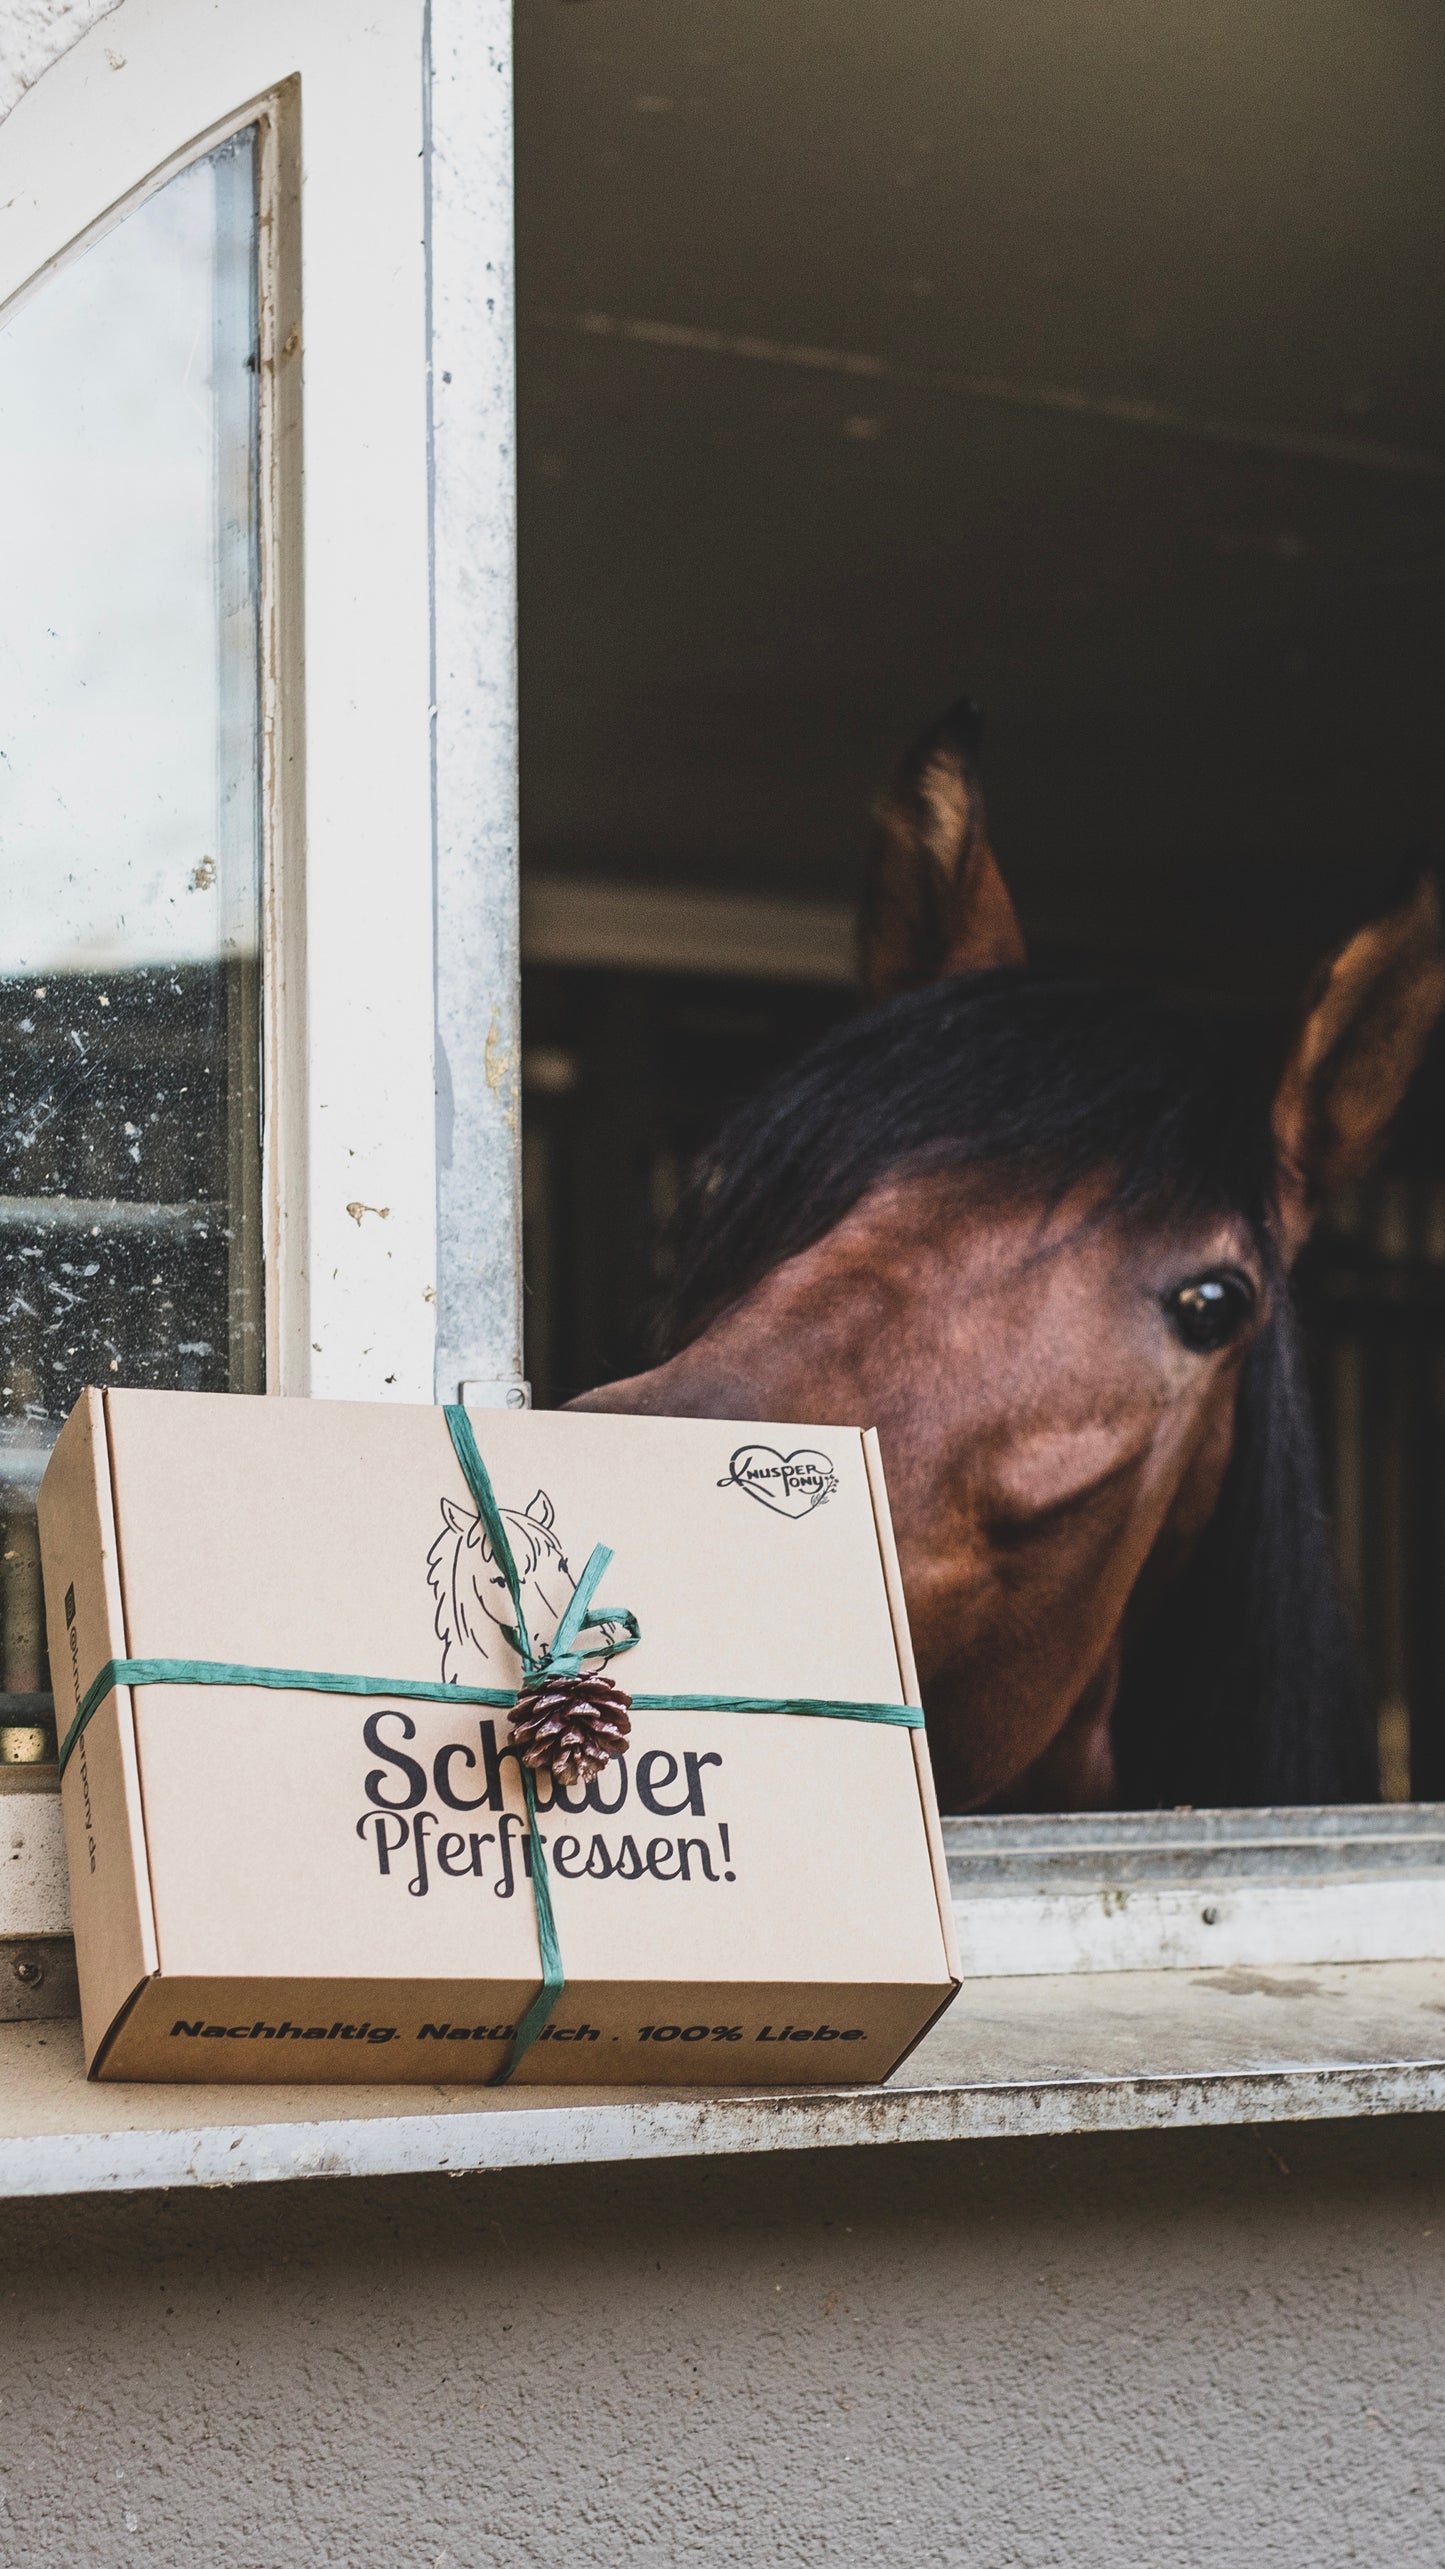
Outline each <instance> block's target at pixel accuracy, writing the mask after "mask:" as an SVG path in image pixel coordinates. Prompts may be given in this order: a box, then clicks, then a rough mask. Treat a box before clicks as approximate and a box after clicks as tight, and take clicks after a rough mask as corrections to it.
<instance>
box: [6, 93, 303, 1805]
mask: <svg viewBox="0 0 1445 2569" xmlns="http://www.w3.org/2000/svg"><path fill="white" fill-rule="evenodd" d="M255 142H256V137H255V131H254V129H252V130H250V131H248V132H247V133H244V134H242V135H240V136H238V137H237V138H236V139H235V140H233V141H231V142H228V143H226V144H224V145H223V146H222V148H221V149H220V150H219V151H216V152H213V153H211V154H210V156H209V157H208V158H207V159H205V160H203V161H199V162H197V163H196V164H194V165H193V166H192V167H191V168H189V169H187V170H185V171H184V172H182V174H181V175H180V176H179V177H178V178H174V179H172V180H171V181H170V182H169V183H168V185H166V186H165V187H163V188H161V189H160V190H158V191H157V193H156V194H155V195H153V196H152V197H150V198H149V199H147V201H146V202H145V203H144V204H142V205H141V206H139V207H138V208H137V209H136V210H135V212H134V213H132V214H130V215H128V216H127V217H126V218H125V219H124V220H123V221H122V222H121V223H119V224H118V225H117V226H116V227H115V229H114V230H112V231H111V232H109V233H107V234H106V235H105V236H104V238H102V239H101V240H99V241H97V242H96V243H95V244H94V245H93V246H92V247H91V248H89V249H87V250H85V251H84V252H82V253H80V254H78V255H77V256H76V257H74V258H73V259H71V260H69V261H68V262H66V263H65V264H63V265H62V266H60V267H59V268H58V269H56V270H55V271H54V272H53V273H51V274H49V275H48V276H46V277H44V278H43V279H42V280H41V281H40V282H39V284H38V285H37V286H36V287H35V288H34V290H33V291H32V292H31V293H30V294H29V295H28V296H27V297H26V299H25V300H24V301H23V302H22V303H21V304H20V305H19V307H18V309H17V310H16V311H15V313H14V316H13V318H12V319H11V320H10V321H9V322H8V324H6V325H5V326H4V327H3V328H0V562H3V564H4V576H3V582H0V866H3V881H4V890H3V900H0V1295H3V1303H0V1308H3V1312H4V1326H3V1334H0V1355H3V1367H0V1522H3V1534H4V1540H3V1545H0V1554H3V1558H0V1756H9V1757H12V1758H13V1757H22V1756H27V1755H35V1754H37V1753H42V1752H43V1753H48V1749H47V1748H46V1743H45V1739H44V1735H43V1731H42V1729H40V1728H38V1727H37V1722H38V1720H39V1718H40V1717H42V1716H43V1714H44V1711H45V1705H44V1701H43V1698H44V1695H45V1690H46V1687H47V1685H48V1678H47V1675H46V1666H45V1654H44V1633H43V1628H42V1611H41V1600H40V1578H39V1564H38V1555H37V1549H36V1541H35V1492H36V1488H37V1486H38V1483H39V1479H40V1474H41V1471H42V1469H43V1467H44V1462H45V1457H46V1454H47V1452H48V1450H49V1447H50V1444H51V1442H52V1441H53V1438H54V1436H55V1433H56V1430H57V1428H58V1427H59V1425H60V1423H61V1421H62V1420H63V1419H64V1417H65V1415H66V1412H67V1410H68V1409H69V1408H70V1406H71V1404H72V1402H73V1401H74V1400H75V1398H76V1395H77V1393H78V1392H79V1391H80V1390H81V1389H82V1387H83V1386H84V1385H85V1384H87V1383H101V1384H104V1383H154V1384H166V1385H173V1386H178V1387H181V1388H184V1389H190V1390H206V1391H219V1390H225V1389H228V1388H229V1389H232V1390H237V1391H242V1390H256V1389H259V1388H260V1385H261V1379H262V1361H263V1358H262V1346H263V1342H262V1328H261V1319H262V1315H261V1244H260V1227H261V1226H260V1043H259V1034H260V1030H259V984H258V957H259V917H260V791H259V770H260V755H259V720H258V660H259V616H258V596H257V541H256V494H257V384H258V375H257V340H256V236H257V205H256V149H255Z"/></svg>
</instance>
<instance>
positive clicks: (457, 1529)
mask: <svg viewBox="0 0 1445 2569" xmlns="http://www.w3.org/2000/svg"><path fill="white" fill-rule="evenodd" d="M442 1515H443V1516H444V1517H445V1519H446V1521H447V1524H448V1525H449V1526H450V1527H451V1530H452V1532H453V1534H470V1533H471V1531H472V1528H473V1527H474V1526H475V1524H476V1522H477V1520H476V1518H475V1517H474V1516H469V1515H468V1514H467V1511H466V1509H465V1508H463V1507H458V1505H457V1503H456V1500H455V1499H443V1501H442Z"/></svg>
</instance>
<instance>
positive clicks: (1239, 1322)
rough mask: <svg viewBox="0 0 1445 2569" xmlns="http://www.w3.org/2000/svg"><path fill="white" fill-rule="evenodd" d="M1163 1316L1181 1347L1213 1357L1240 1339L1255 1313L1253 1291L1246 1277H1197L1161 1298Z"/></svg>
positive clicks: (1198, 1354) (1173, 1288) (1173, 1287)
mask: <svg viewBox="0 0 1445 2569" xmlns="http://www.w3.org/2000/svg"><path fill="white" fill-rule="evenodd" d="M1162 1300H1163V1304H1164V1316H1165V1318H1166V1319H1167V1321H1168V1323H1169V1326H1170V1328H1171V1329H1172V1330H1173V1332H1174V1335H1175V1337H1176V1338H1177V1339H1178V1341H1179V1344H1180V1346H1181V1347H1188V1348H1189V1349H1190V1351H1191V1352H1192V1353H1193V1354H1194V1355H1196V1356H1212V1355H1213V1354H1214V1353H1215V1352H1216V1350H1217V1349H1218V1348H1220V1347H1227V1346H1228V1345H1229V1343H1230V1340H1231V1339H1232V1338H1237V1337H1238V1336H1239V1333H1240V1331H1241V1329H1243V1327H1244V1326H1245V1323H1246V1322H1247V1321H1248V1320H1250V1319H1251V1318H1252V1317H1253V1313H1254V1287H1253V1285H1252V1284H1251V1283H1250V1281H1249V1279H1248V1277H1247V1276H1236V1275H1221V1276H1195V1277H1194V1278H1193V1279H1192V1280H1191V1281H1190V1282H1189V1283H1188V1284H1182V1285H1174V1286H1172V1287H1171V1289H1170V1291H1169V1292H1168V1293H1166V1294H1165V1295H1163V1296H1162Z"/></svg>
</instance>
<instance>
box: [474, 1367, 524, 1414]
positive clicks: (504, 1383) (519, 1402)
mask: <svg viewBox="0 0 1445 2569" xmlns="http://www.w3.org/2000/svg"><path fill="white" fill-rule="evenodd" d="M457 1398H458V1399H459V1400H460V1402H461V1404H462V1407H463V1409H530V1408H531V1406H532V1386H531V1384H530V1383H525V1382H523V1381H522V1379H521V1377H520V1376H519V1375H517V1374H510V1375H504V1376H503V1377H502V1379H501V1380H500V1381H499V1382H494V1383H482V1382H465V1383H459V1384H458V1385H457Z"/></svg>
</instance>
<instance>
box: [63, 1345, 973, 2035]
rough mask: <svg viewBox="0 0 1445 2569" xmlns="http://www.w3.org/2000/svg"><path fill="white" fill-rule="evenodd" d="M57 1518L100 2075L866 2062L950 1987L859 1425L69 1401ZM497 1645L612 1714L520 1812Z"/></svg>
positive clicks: (914, 1698)
mask: <svg viewBox="0 0 1445 2569" xmlns="http://www.w3.org/2000/svg"><path fill="white" fill-rule="evenodd" d="M469 1438H470V1439H473V1440H474V1451H475V1449H477V1448H479V1449H480V1453H481V1456H482V1458H483V1459H482V1462H481V1463H480V1464H479V1465H477V1467H476V1469H473V1468H472V1466H471V1465H470V1464H468V1463H467V1461H466V1455H465V1450H464V1448H465V1443H466V1441H467V1440H468V1439H469ZM478 1473H480V1483H479V1480H478ZM493 1493H495V1497H494V1499H493V1495H492V1494H493ZM494 1510H499V1511H500V1522H498V1519H497V1516H496V1514H495V1513H494V1512H491V1511H494ZM489 1526H490V1527H491V1528H492V1532H491V1533H489V1532H488V1527H489ZM40 1534H41V1545H42V1551H43V1556H44V1568H45V1593H46V1610H47V1615H48V1620H49V1631H50V1648H51V1659H52V1665H53V1667H54V1671H55V1686H56V1701H57V1718H58V1723H59V1727H60V1730H61V1733H62V1737H63V1739H66V1738H67V1737H68V1752H67V1750H64V1749H63V1755H64V1757H65V1765H64V1780H63V1787H62V1790H63V1800H64V1813H65V1828H66V1843H67V1849H68V1854H69V1863H70V1878H71V1889H72V1903H73V1912H74V1925H75V1939H76V1953H77V1960H78V1963H79V1970H80V1988H81V2002H82V2015H83V2021H84V2034H85V2050H86V2059H87V2062H88V2065H89V2068H90V2071H91V2075H92V2076H95V2077H101V2078H142V2079H207V2080H224V2081H227V2082H230V2081H235V2080H256V2081H269V2080H281V2079H288V2080H307V2081H313V2080H323V2079H324V2080H331V2079H350V2080H364V2081H367V2082H381V2081H403V2080H425V2081H429V2082H435V2081H444V2082H446V2083H447V2084H453V2083H456V2082H458V2081H474V2082H481V2081H489V2080H495V2079H497V2078H499V2077H507V2076H512V2077H515V2079H516V2080H517V2081H518V2083H533V2082H542V2083H547V2084H553V2083H558V2082H568V2083H574V2082H575V2083H582V2084H587V2085H603V2084H611V2083H614V2082H619V2081H620V2082H627V2083H636V2082H647V2083H659V2084H664V2085H668V2086H673V2085H678V2084H686V2085H708V2086H712V2085H727V2086H752V2085H757V2084H759V2083H764V2084H767V2083H776V2084H786V2085H789V2086H792V2085H796V2084H800V2083H804V2082H809V2081H826V2082H838V2081H845V2082H853V2081H863V2080H873V2079H881V2078H884V2077H886V2076H887V2074H888V2073H889V2071H890V2070H892V2069H893V2068H895V2067H896V2065H897V2063H898V2062H899V2061H900V2059H902V2057H903V2056H904V2054H905V2053H906V2052H908V2051H909V2050H910V2048H911V2047H912V2045H913V2044H914V2043H915V2042H916V2041H917V2040H918V2039H919V2037H920V2035H921V2034H922V2033H923V2032H924V2031H926V2029H927V2027H928V2025H929V2024H930V2023H931V2022H932V2021H933V2019H934V2017H935V2016H936V2015H937V2014H938V2013H939V2011H940V2009H941V2008H942V2007H943V2006H944V2005H946V2003H947V2002H948V2000H949V1998H950V1997H951V1995H952V1994H953V1991H954V1990H955V1988H956V1987H957V1960H956V1955H955V1950H954V1945H953V1936H952V1924H951V1910H950V1903H949V1894H948V1882H947V1875H946V1871H945V1866H944V1861H943V1853H942V1845H941V1840H940V1836H939V1830H938V1820H937V1813H936V1808H935V1804H934V1798H933V1787H932V1779H931V1775H930V1771H929V1763H928V1755H927V1749H926V1746H925V1743H924V1739H923V1734H922V1730H921V1728H919V1727H916V1726H915V1725H917V1724H918V1722H919V1721H920V1719H921V1716H919V1714H918V1713H917V1712H916V1710H914V1711H911V1712H910V1710H909V1708H910V1707H916V1706H917V1703H918V1694H917V1684H916V1679H915V1677H914V1673H913V1663H912V1658H911V1654H910V1650H909V1644H908V1632H907V1625H906V1622H905V1618H904V1609H903V1599H902V1590H901V1586H900V1583H899V1578H898V1570H897V1563H896V1559H895V1555H894V1550H893V1542H892V1535H891V1532H890V1528H889V1522H888V1510H887V1501H886V1496H885V1492H884V1487H883V1479H882V1473H881V1469H880V1465H879V1459H878V1449H877V1443H876V1439H875V1438H874V1437H873V1435H872V1434H871V1433H870V1432H865V1431H862V1430H858V1429H847V1428H812V1427H791V1426H789V1427H779V1426H777V1425H768V1424H759V1425H748V1426H742V1425H737V1424H731V1423H726V1422H724V1423H718V1422H715V1421H710V1420H697V1419H643V1418H620V1417H619V1418H609V1417H600V1416H592V1415H578V1414H570V1413H565V1412H564V1413H533V1412H520V1413H514V1412H501V1411H497V1412H490V1411H489V1412H482V1413H476V1414H473V1415H472V1416H471V1418H470V1421H469V1422H468V1419H467V1416H466V1414H464V1413H461V1412H453V1411H444V1410H442V1409H439V1408H438V1409H420V1408H415V1409H409V1408H402V1407H399V1406H398V1407H390V1406H385V1405H379V1404H374V1403H367V1404H361V1403H355V1404H353V1403H350V1402H331V1401H299V1400H279V1399H241V1398H234V1397H226V1396H213V1395H208V1394H201V1393H169V1392H145V1391H110V1392H106V1393H104V1394H102V1393H99V1392H88V1393H86V1395H85V1397H84V1399H83V1400H82V1401H81V1403H80V1404H79V1406H78V1407H77V1409H76V1410H75V1411H74V1413H73V1414H72V1416H71V1418H70V1419H69V1421H68V1422H67V1424H66V1426H65V1429H64V1431H63V1432H62V1434H61V1437H60V1439H59V1442H58V1443H57V1445H56V1448H55V1451H54V1454H53V1455H52V1457H51V1461H50V1464H49V1468H48V1470H47V1472H46V1475H45V1480H44V1483H43V1486H42V1489H41V1494H40ZM597 1544H602V1545H609V1546H610V1547H611V1549H612V1554H613V1556H614V1557H613V1558H612V1560H611V1563H610V1565H609V1566H608V1567H607V1568H606V1571H605V1576H604V1577H603V1579H602V1584H601V1586H600V1588H597V1587H596V1576H597V1571H598V1568H599V1566H600V1565H599V1563H598V1562H593V1561H589V1559H588V1556H589V1554H590V1553H591V1551H592V1548H593V1546H594V1545H597ZM584 1563H587V1568H586V1571H585V1573H584V1569H583V1565H584ZM509 1578H512V1579H514V1580H515V1583H516V1598H515V1604H514V1601H513V1595H512V1592H511V1590H510V1589H509V1586H508V1579H509ZM574 1597H575V1600H576V1601H575V1603H574ZM584 1603H586V1604H587V1605H588V1613H587V1617H586V1620H585V1622H584V1623H583V1624H582V1628H581V1630H580V1632H579V1631H578V1630H577V1629H575V1627H576V1626H577V1625H578V1623H579V1619H580V1618H581V1617H582V1612H583V1606H584ZM518 1606H520V1608H521V1609H522V1613H521V1616H520V1618H519V1617H518V1614H517V1611H516V1609H517V1607H518ZM569 1608H570V1609H571V1612H570V1616H569ZM634 1634H637V1635H640V1638H638V1639H637V1640H636V1641H635V1644H634V1640H633V1636H634ZM519 1639H525V1640H526V1642H527V1643H528V1644H529V1646H530V1648H531V1650H532V1652H533V1655H534V1660H540V1662H542V1663H545V1662H546V1660H547V1655H548V1652H549V1650H551V1651H553V1652H557V1651H560V1650H561V1648H562V1646H563V1645H564V1644H566V1645H568V1646H569V1647H570V1648H571V1649H572V1650H573V1651H574V1653H577V1654H580V1655H579V1656H578V1658H577V1660H576V1664H577V1665H583V1664H585V1665H586V1666H588V1667H591V1668H601V1669H605V1671H606V1673H607V1674H608V1675H610V1676H611V1677H612V1678H613V1679H615V1681H616V1682H617V1683H618V1684H620V1685H622V1686H624V1687H625V1688H626V1689H627V1690H628V1692H629V1694H631V1695H633V1697H634V1711H633V1714H632V1731H631V1737H630V1739H629V1740H628V1742H627V1744H626V1748H625V1751H624V1753H623V1754H622V1755H621V1756H619V1757H616V1758H615V1759H613V1760H612V1762H611V1763H609V1764H608V1765H606V1766H605V1767H604V1768H603V1770H602V1772H601V1773H600V1774H599V1775H597V1776H595V1777H594V1778H593V1779H592V1781H591V1782H590V1783H588V1784H586V1785H585V1787H584V1786H582V1785H580V1784H578V1783H575V1782H574V1783H573V1784H572V1785H571V1786H570V1787H567V1788H564V1787H563V1786H561V1785H558V1784H557V1783H556V1781H555V1779H554V1778H553V1777H551V1776H550V1775H548V1774H546V1773H540V1774H538V1775H536V1776H535V1777H533V1778H532V1779H531V1788H530V1798H531V1801H532V1804H533V1813H532V1816H531V1818H530V1819H529V1813H528V1798H529V1797H528V1790H527V1779H526V1778H525V1776H524V1771H523V1769H522V1766H521V1764H520V1762H519V1759H518V1756H517V1753H516V1751H515V1749H513V1748H510V1747H509V1746H508V1738H509V1732H508V1709H509V1707H510V1706H511V1704H512V1702H513V1701H514V1699H515V1696H516V1692H517V1688H518V1684H519V1681H520V1680H521V1679H522V1677H523V1676H524V1674H525V1673H526V1672H525V1669H524V1663H523V1660H522V1658H521V1656H520V1655H519V1649H518V1646H517V1644H518V1641H519ZM623 1652H625V1653H626V1655H625V1656H623V1655H621V1654H622V1653H623ZM139 1663H145V1664H144V1665H141V1664H139ZM555 1664H556V1665H557V1666H559V1667H560V1666H562V1665H563V1661H562V1660H561V1658H558V1659H557V1660H556V1663H555ZM328 1686H329V1687H330V1688H331V1689H332V1690H333V1691H327V1690H326V1689H327V1687H328ZM337 1689H339V1690H340V1691H336V1690H337ZM699 1699H702V1700H699ZM744 1705H749V1706H765V1707H769V1709H747V1710H745V1709H741V1707H743V1706H744ZM779 1706H786V1707H789V1709H774V1708H775V1707H779ZM827 1706H832V1707H833V1709H832V1710H831V1711H829V1710H822V1709H817V1708H820V1707H827ZM67 1707H68V1710H67ZM794 1707H796V1709H794ZM810 1707H812V1708H814V1709H809V1708H810Z"/></svg>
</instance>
